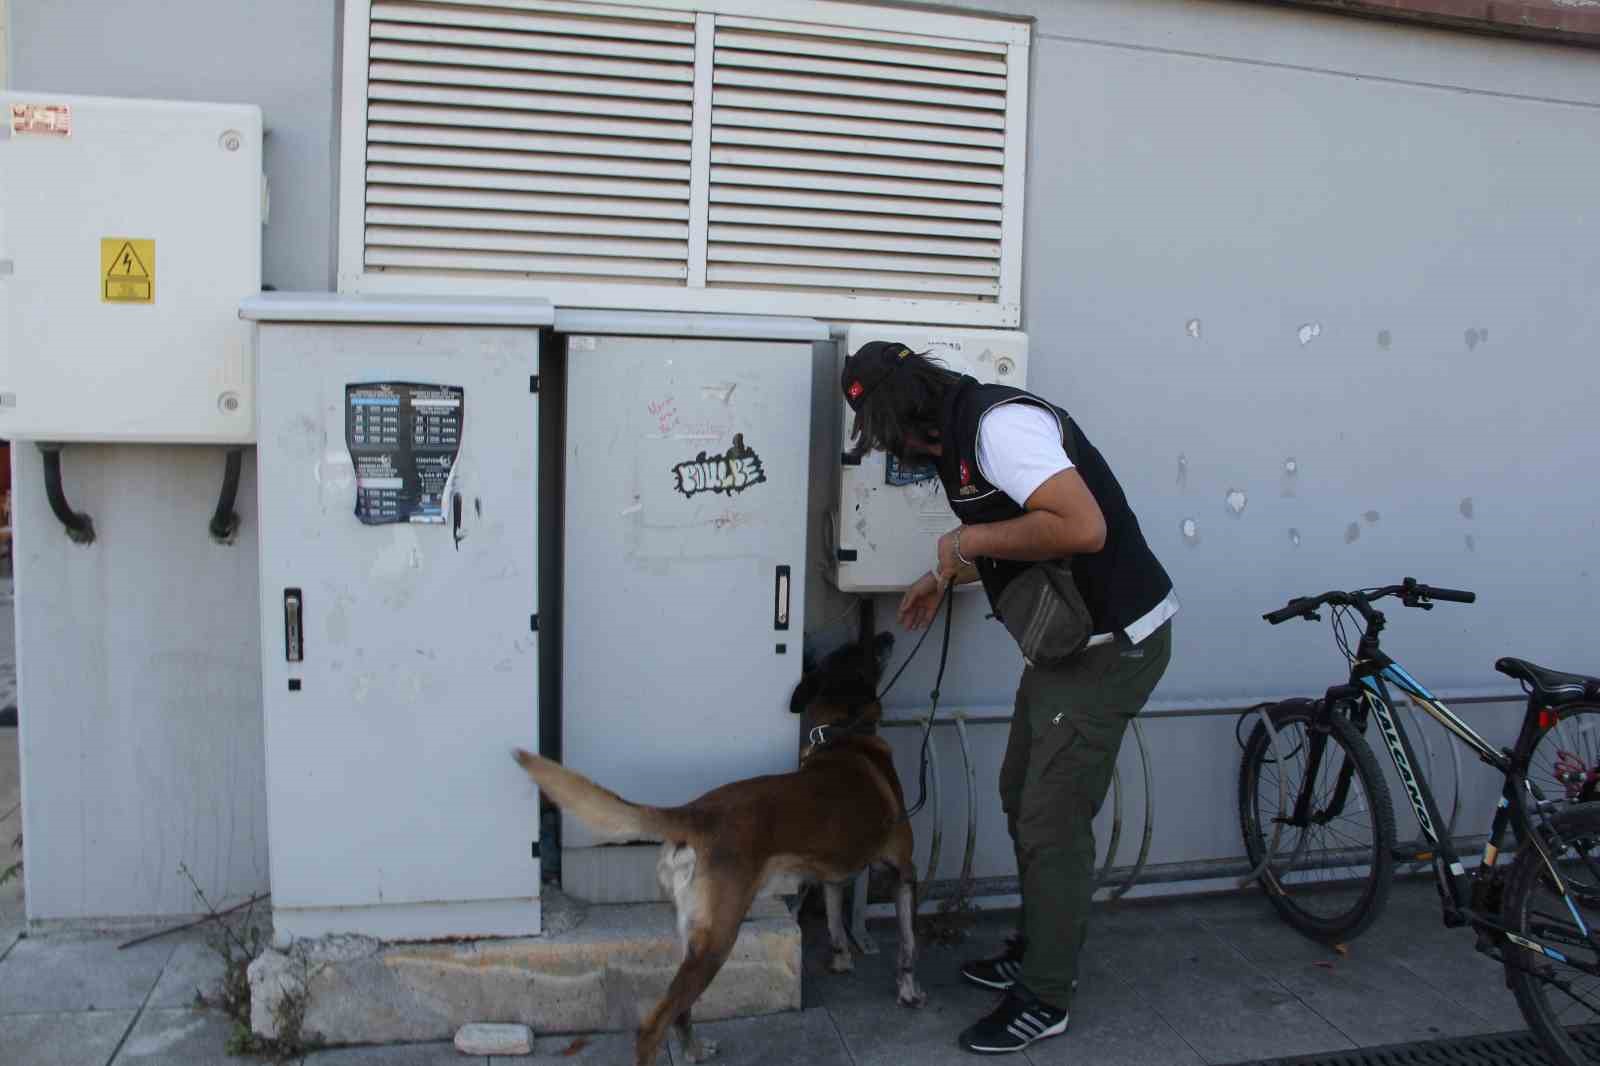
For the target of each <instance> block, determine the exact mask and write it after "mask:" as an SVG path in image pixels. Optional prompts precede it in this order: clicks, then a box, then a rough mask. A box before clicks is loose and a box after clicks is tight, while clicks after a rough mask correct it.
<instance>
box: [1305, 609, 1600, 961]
mask: <svg viewBox="0 0 1600 1066" xmlns="http://www.w3.org/2000/svg"><path fill="white" fill-rule="evenodd" d="M1391 684H1392V685H1394V687H1395V688H1397V689H1399V690H1400V691H1402V692H1404V693H1405V694H1406V695H1407V696H1409V697H1411V698H1412V699H1413V700H1415V701H1416V702H1417V703H1418V704H1419V705H1420V706H1421V707H1422V708H1423V710H1424V711H1425V712H1426V713H1427V714H1428V716H1429V717H1430V718H1432V719H1433V720H1434V721H1436V722H1438V723H1439V724H1440V725H1441V726H1442V727H1443V728H1444V729H1445V730H1446V731H1448V732H1449V733H1450V734H1451V735H1452V736H1454V737H1456V738H1457V739H1459V740H1460V741H1461V742H1462V743H1463V744H1465V745H1467V747H1468V748H1470V749H1471V750H1472V751H1473V752H1474V753H1476V754H1477V755H1478V757H1479V758H1480V759H1481V760H1482V761H1483V762H1485V763H1486V764H1488V765H1489V766H1491V767H1492V768H1493V769H1494V770H1495V771H1496V772H1497V773H1499V774H1501V775H1502V776H1503V777H1504V778H1505V785H1504V788H1503V790H1502V793H1501V797H1500V802H1499V804H1498V806H1497V807H1496V809H1495V815H1494V822H1493V825H1492V827H1491V829H1490V833H1489V840H1488V842H1487V843H1486V844H1485V846H1484V854H1483V865H1482V868H1483V869H1492V868H1493V867H1494V865H1495V862H1496V861H1497V859H1498V857H1499V853H1500V846H1501V842H1502V841H1503V839H1504V836H1505V831H1506V829H1507V828H1508V827H1509V826H1510V825H1513V824H1514V825H1516V827H1517V828H1518V830H1519V831H1520V832H1521V835H1522V839H1523V840H1524V841H1525V842H1527V843H1528V844H1530V845H1531V846H1532V847H1534V848H1536V849H1537V851H1538V853H1539V855H1540V858H1541V859H1542V860H1543V862H1544V866H1545V869H1546V870H1547V871H1548V873H1549V875H1550V877H1551V879H1552V882H1553V884H1554V887H1555V888H1556V890H1557V891H1558V892H1559V893H1560V895H1561V898H1562V900H1563V901H1564V902H1565V903H1566V905H1567V909H1568V910H1569V911H1570V912H1571V914H1572V917H1573V920H1574V921H1575V922H1576V923H1577V929H1578V931H1579V933H1580V934H1581V935H1582V937H1583V938H1584V939H1585V940H1587V941H1589V943H1590V946H1592V947H1597V948H1600V938H1597V937H1596V934H1595V933H1594V932H1592V931H1591V930H1590V928H1589V926H1588V924H1587V923H1586V922H1585V921H1584V920H1583V916H1582V914H1581V913H1580V912H1579V911H1578V908H1577V907H1576V906H1575V905H1574V904H1573V902H1572V899H1571V897H1570V895H1569V893H1568V891H1567V885H1566V881H1565V879H1564V878H1562V877H1561V874H1560V872H1559V871H1558V870H1557V869H1556V865H1555V861H1554V859H1553V858H1552V856H1551V854H1550V851H1549V849H1548V848H1547V847H1546V845H1545V841H1544V839H1542V835H1541V833H1540V831H1539V826H1540V825H1544V826H1548V820H1547V819H1543V818H1541V819H1540V822H1539V823H1536V822H1535V820H1534V817H1533V814H1532V813H1530V810H1529V803H1528V801H1529V799H1530V798H1531V799H1532V800H1533V804H1534V809H1535V810H1537V811H1538V812H1539V813H1540V814H1541V815H1542V814H1543V813H1544V808H1543V797H1540V796H1537V795H1535V794H1534V790H1533V788H1532V786H1531V785H1530V783H1529V782H1528V778H1527V770H1528V762H1529V758H1530V756H1531V752H1532V748H1533V745H1534V742H1535V741H1536V740H1537V739H1538V730H1537V711H1538V708H1537V707H1536V706H1534V705H1532V703H1531V702H1530V705H1529V708H1528V712H1527V715H1526V717H1525V719H1524V723H1523V728H1522V730H1521V733H1520V734H1519V736H1518V739H1517V743H1516V746H1515V747H1514V748H1512V749H1510V750H1499V749H1496V748H1495V747H1493V746H1492V745H1491V744H1490V743H1489V742H1488V741H1486V740H1485V739H1484V738H1483V737H1482V736H1481V735H1479V733H1478V732H1477V731H1476V730H1474V729H1473V728H1472V727H1471V726H1470V725H1468V724H1467V723H1466V722H1464V721H1462V720H1461V718H1460V717H1459V716H1457V715H1456V714H1455V713H1454V712H1453V711H1451V710H1450V708H1449V707H1447V706H1445V704H1444V702H1443V701H1442V700H1440V699H1439V698H1438V697H1436V696H1434V695H1433V693H1431V692H1429V691H1428V690H1427V689H1426V688H1425V687H1424V686H1423V685H1422V683H1421V682H1420V681H1418V680H1417V679H1416V678H1414V677H1412V676H1411V675H1410V674H1409V673H1408V672H1407V671H1406V670H1405V668H1404V667H1402V666H1401V665H1400V664H1399V663H1396V662H1395V661H1394V660H1393V659H1391V658H1389V657H1388V656H1387V655H1385V654H1384V653H1383V652H1382V651H1380V650H1379V649H1378V648H1377V641H1376V639H1374V635H1372V634H1368V635H1367V636H1366V637H1365V638H1364V639H1363V640H1362V642H1361V652H1360V654H1359V655H1358V657H1357V659H1356V660H1355V662H1354V663H1353V664H1352V665H1351V669H1350V683H1349V684H1347V685H1343V686H1337V687H1335V688H1332V689H1329V690H1328V693H1327V696H1326V697H1325V699H1324V701H1323V704H1322V707H1323V711H1322V713H1323V714H1325V715H1331V714H1334V713H1337V709H1338V708H1339V707H1340V706H1342V705H1345V704H1347V703H1349V704H1355V702H1356V699H1357V698H1358V697H1359V699H1360V703H1359V706H1360V707H1361V709H1362V710H1363V711H1365V712H1366V714H1365V715H1360V716H1358V715H1352V721H1354V722H1355V724H1356V725H1357V727H1358V728H1364V722H1363V721H1362V719H1363V718H1364V717H1365V716H1366V715H1370V716H1371V718H1372V719H1373V720H1374V721H1375V722H1376V723H1377V725H1378V732H1379V733H1380V734H1381V735H1382V737H1383V741H1384V747H1385V748H1386V749H1387V750H1388V752H1389V758H1390V760H1391V761H1392V762H1393V763H1394V768H1395V772H1396V773H1397V774H1399V776H1400V782H1401V784H1402V785H1403V786H1404V787H1405V790H1406V796H1407V798H1408V799H1409V800H1410V802H1411V809H1412V811H1413V812H1414V813H1415V815H1416V818H1417V824H1418V825H1419V826H1420V827H1421V829H1422V832H1423V835H1424V836H1425V837H1426V839H1427V843H1428V844H1429V845H1431V846H1432V849H1433V851H1432V854H1431V855H1429V856H1428V857H1429V858H1431V859H1432V860H1433V863H1434V870H1435V873H1436V875H1437V876H1438V878H1439V884H1440V888H1441V901H1442V903H1443V904H1444V907H1445V922H1446V924H1447V925H1456V926H1460V925H1466V924H1469V923H1470V924H1471V925H1472V926H1473V927H1474V928H1476V929H1478V930H1479V931H1480V933H1498V934H1500V935H1502V936H1504V937H1506V938H1507V939H1508V940H1510V941H1511V942H1512V943H1515V944H1517V945H1518V946H1520V947H1522V948H1525V949H1527V950H1530V951H1534V952H1537V953H1539V954H1542V955H1547V956H1549V957H1550V958H1552V959H1555V960H1556V961H1558V962H1561V963H1564V964H1567V965H1571V966H1579V964H1577V963H1575V962H1574V961H1573V960H1571V959H1568V958H1567V956H1566V955H1564V954H1562V953H1561V952H1560V951H1558V950H1556V949H1555V948H1551V947H1548V946H1546V945H1543V944H1539V943H1535V942H1534V941H1532V940H1529V939H1528V938H1526V937H1524V936H1521V935H1519V934H1518V933H1516V932H1514V931H1512V930H1510V929H1507V928H1506V927H1505V925H1504V924H1503V923H1502V922H1501V920H1500V916H1499V914H1497V913H1495V914H1491V913H1485V912H1483V911H1481V910H1480V909H1478V908H1477V907H1476V906H1475V905H1474V904H1475V901H1474V900H1473V898H1472V891H1471V888H1470V886H1469V883H1468V877H1467V873H1466V870H1465V868H1464V867H1463V866H1462V863H1461V857H1460V854H1459V853H1458V852H1457V851H1456V849H1455V842H1454V841H1453V840H1451V839H1450V838H1449V835H1448V834H1446V833H1443V832H1441V831H1440V826H1442V825H1443V824H1444V822H1443V819H1442V818H1441V817H1440V815H1439V809H1438V805H1437V803H1436V802H1435V800H1434V797H1433V790H1432V788H1431V787H1430V785H1429V783H1428V780H1427V778H1426V776H1425V775H1424V774H1423V773H1422V771H1421V770H1420V769H1419V768H1418V767H1417V761H1416V751H1415V749H1414V748H1413V747H1412V746H1411V739H1410V737H1409V735H1408V734H1407V733H1406V731H1405V728H1404V726H1402V725H1401V723H1400V720H1399V717H1398V716H1397V715H1396V714H1395V710H1394V702H1393V698H1392V697H1391V695H1390V692H1389V685H1391ZM1319 741H1321V742H1319ZM1325 747H1326V743H1325V739H1323V738H1320V737H1314V738H1313V741H1312V744H1311V745H1310V750H1309V751H1308V765H1307V770H1306V774H1305V779H1304V781H1303V782H1302V785H1301V791H1300V795H1299V796H1298V797H1297V801H1296V804H1295V810H1294V816H1293V818H1291V819H1290V824H1291V825H1299V826H1302V827H1303V826H1305V825H1306V824H1308V822H1309V821H1310V820H1311V818H1312V815H1311V812H1310V810H1309V805H1310V794H1311V791H1312V786H1313V782H1314V781H1315V780H1316V777H1317V772H1318V770H1319V769H1320V764H1321V761H1322V754H1323V751H1324V750H1325ZM1353 773H1354V768H1353V767H1352V766H1350V765H1349V764H1346V765H1345V766H1344V767H1342V768H1341V770H1340V775H1339V781H1338V783H1337V785H1336V787H1335V790H1334V793H1333V796H1332V797H1331V800H1330V803H1329V806H1328V811H1327V812H1326V813H1325V814H1324V815H1321V816H1319V817H1323V818H1327V817H1333V816H1336V815H1337V814H1338V813H1339V812H1340V811H1342V809H1343V806H1344V802H1345V799H1346V798H1347V796H1348V792H1349V785H1350V780H1351V777H1352V776H1353ZM1419 857H1421V856H1419ZM1579 968H1581V969H1584V970H1590V971H1591V972H1593V973H1594V974H1595V975H1596V976H1600V966H1596V967H1588V966H1580V967H1579Z"/></svg>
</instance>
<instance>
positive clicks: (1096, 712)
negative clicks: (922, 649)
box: [1000, 622, 1172, 1008]
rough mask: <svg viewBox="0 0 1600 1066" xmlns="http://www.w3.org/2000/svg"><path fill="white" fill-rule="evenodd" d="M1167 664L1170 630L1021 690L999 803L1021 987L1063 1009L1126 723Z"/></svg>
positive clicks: (1025, 676)
mask: <svg viewBox="0 0 1600 1066" xmlns="http://www.w3.org/2000/svg"><path fill="white" fill-rule="evenodd" d="M1171 657H1172V624H1171V623H1170V622H1167V623H1165V624H1163V625H1162V626H1161V628H1159V629H1157V630H1156V631H1155V632H1154V633H1152V634H1151V635H1150V636H1148V637H1146V638H1145V639H1144V640H1143V641H1142V642H1141V643H1139V644H1138V645H1134V644H1131V643H1129V641H1128V639H1127V638H1126V637H1124V636H1122V635H1120V634H1119V635H1118V636H1117V639H1116V640H1115V641H1113V642H1112V643H1110V644H1103V645H1100V646H1099V647H1094V648H1089V649H1087V650H1085V651H1083V652H1081V653H1079V654H1078V655H1077V656H1076V657H1075V658H1073V660H1072V661H1071V662H1070V663H1069V664H1068V665H1067V666H1066V667H1064V668H1060V669H1055V670H1039V669H1035V668H1033V667H1029V668H1027V669H1026V670H1024V671H1023V673H1022V683H1021V684H1020V685H1019V686H1018V687H1017V703H1016V709H1015V711H1014V712H1013V713H1012V717H1011V737H1010V740H1009V741H1008V742H1007V744H1006V754H1005V760H1004V761H1003V762H1002V763H1001V766H1000V803H1001V806H1002V807H1004V808H1005V812H1006V824H1007V826H1008V827H1009V828H1010V830H1011V841H1012V844H1013V845H1014V846H1015V847H1016V852H1017V878H1018V882H1019V883H1020V884H1021V886H1022V914H1021V917H1020V924H1021V929H1020V931H1021V933H1022V935H1023V937H1024V938H1025V939H1026V941H1027V951H1026V953H1025V955H1024V956H1023V963H1022V983H1023V984H1024V985H1026V986H1027V988H1028V990H1029V991H1030V992H1032V993H1033V994H1034V995H1036V996H1038V997H1039V998H1040V999H1042V1000H1044V1001H1045V1002H1046V1003H1049V1004H1051V1005H1052V1006H1056V1007H1063V1008H1065V1007H1068V1006H1070V1004H1071V1000H1072V987H1073V984H1074V983H1075V982H1076V981H1077V978H1078V957H1079V955H1080V953H1081V952H1082V950H1083V942H1084V938H1085V936H1086V935H1087V933H1088V927H1089V901H1090V898H1091V897H1092V896H1093V895H1094V889H1095V869H1094V860H1095V845H1094V827H1093V821H1094V816H1095V815H1096V814H1098V813H1099V811H1100V804H1101V803H1102V802H1104V800H1105V798H1106V791H1107V790H1108V789H1109V788H1110V787H1111V775H1112V772H1113V770H1114V769H1115V767H1116V762H1117V751H1118V749H1120V748H1121V746H1122V736H1123V734H1124V733H1125V732H1126V731H1127V728H1128V723H1129V722H1131V721H1132V720H1133V718H1134V716H1135V715H1137V714H1138V713H1139V711H1140V710H1141V709H1142V708H1143V707H1144V705H1145V702H1146V701H1147V700H1148V699H1149V698H1150V693H1151V692H1152V691H1153V690H1154V689H1155V687H1156V682H1158V681H1160V680H1161V675H1162V674H1164V673H1165V672H1166V669H1167V662H1168V661H1169V660H1170V659H1171Z"/></svg>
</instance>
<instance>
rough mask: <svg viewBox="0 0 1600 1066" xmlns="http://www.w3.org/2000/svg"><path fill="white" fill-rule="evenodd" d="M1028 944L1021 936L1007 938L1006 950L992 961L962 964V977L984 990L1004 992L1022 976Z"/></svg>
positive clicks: (980, 960) (984, 960) (985, 960)
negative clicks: (1024, 955)
mask: <svg viewBox="0 0 1600 1066" xmlns="http://www.w3.org/2000/svg"><path fill="white" fill-rule="evenodd" d="M1027 946H1028V942H1027V941H1026V940H1023V939H1022V938H1021V937H1020V936H1008V937H1006V949H1005V950H1004V951H1002V952H1001V953H1000V954H998V955H996V956H995V957H994V958H992V959H977V960H974V961H972V962H967V963H962V965H961V976H962V977H964V978H966V979H967V980H968V981H970V982H972V983H973V984H975V985H980V986H982V987H983V988H994V989H999V990H1000V991H1001V992H1004V991H1005V990H1006V989H1008V988H1010V987H1011V986H1012V985H1014V984H1016V983H1017V978H1018V977H1020V976H1022V952H1023V950H1024V949H1025V948H1026V947H1027Z"/></svg>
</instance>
